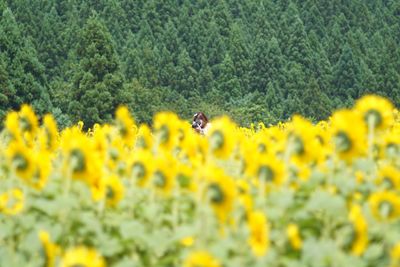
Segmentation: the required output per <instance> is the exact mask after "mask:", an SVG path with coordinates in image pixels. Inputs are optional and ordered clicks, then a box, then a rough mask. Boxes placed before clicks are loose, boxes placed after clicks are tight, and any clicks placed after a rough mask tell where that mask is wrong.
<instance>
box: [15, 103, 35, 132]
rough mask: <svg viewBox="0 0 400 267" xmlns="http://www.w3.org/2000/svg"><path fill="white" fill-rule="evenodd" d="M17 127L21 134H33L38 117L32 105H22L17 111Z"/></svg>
mask: <svg viewBox="0 0 400 267" xmlns="http://www.w3.org/2000/svg"><path fill="white" fill-rule="evenodd" d="M18 116H19V119H18V121H19V128H20V129H21V132H22V134H28V135H29V137H30V138H33V137H34V136H35V133H36V131H37V129H38V124H39V123H38V118H37V117H36V114H35V112H34V111H33V109H32V107H31V106H29V105H25V104H24V105H22V107H21V110H20V111H19V112H18Z"/></svg>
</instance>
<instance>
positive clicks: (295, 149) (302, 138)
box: [286, 115, 321, 162]
mask: <svg viewBox="0 0 400 267" xmlns="http://www.w3.org/2000/svg"><path fill="white" fill-rule="evenodd" d="M286 147H287V148H288V149H289V150H290V151H289V153H290V156H291V157H292V159H293V160H295V161H299V162H313V161H315V160H317V159H318V156H320V155H319V152H320V151H321V146H320V143H319V142H318V139H317V137H316V131H315V129H314V126H313V125H312V124H311V122H309V121H308V120H306V119H304V118H303V117H301V116H298V115H295V116H293V120H292V122H291V123H290V124H289V125H288V135H287V144H286Z"/></svg>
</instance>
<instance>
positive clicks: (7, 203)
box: [0, 188, 25, 215]
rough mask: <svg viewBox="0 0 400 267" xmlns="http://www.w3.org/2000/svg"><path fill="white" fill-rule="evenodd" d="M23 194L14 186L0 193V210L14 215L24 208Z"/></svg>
mask: <svg viewBox="0 0 400 267" xmlns="http://www.w3.org/2000/svg"><path fill="white" fill-rule="evenodd" d="M24 202H25V198H24V194H23V193H22V191H21V190H20V189H18V188H14V189H11V190H9V191H8V192H5V193H3V194H1V195H0V212H1V213H4V214H6V215H16V214H18V213H20V212H21V211H22V209H23V208H24Z"/></svg>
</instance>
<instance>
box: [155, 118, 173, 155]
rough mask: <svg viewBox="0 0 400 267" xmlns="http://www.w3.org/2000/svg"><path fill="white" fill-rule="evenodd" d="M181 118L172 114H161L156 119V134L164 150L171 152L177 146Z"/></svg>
mask: <svg viewBox="0 0 400 267" xmlns="http://www.w3.org/2000/svg"><path fill="white" fill-rule="evenodd" d="M178 122H179V118H178V116H177V115H176V114H175V113H172V112H160V113H157V114H156V115H155V117H154V125H153V127H154V133H155V136H156V139H157V142H158V145H159V147H160V148H162V149H166V150H171V149H172V148H173V147H174V146H175V144H176V138H175V137H176V135H177V130H178Z"/></svg>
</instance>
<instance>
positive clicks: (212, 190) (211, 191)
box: [207, 183, 224, 204]
mask: <svg viewBox="0 0 400 267" xmlns="http://www.w3.org/2000/svg"><path fill="white" fill-rule="evenodd" d="M207 194H208V197H209V199H210V201H211V202H212V203H213V204H220V203H222V202H223V201H224V192H222V189H221V187H220V185H219V184H216V183H212V184H210V185H209V186H208V190H207Z"/></svg>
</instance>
